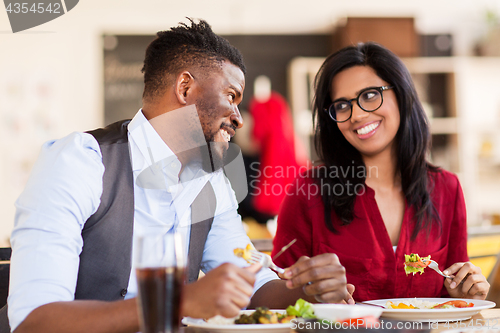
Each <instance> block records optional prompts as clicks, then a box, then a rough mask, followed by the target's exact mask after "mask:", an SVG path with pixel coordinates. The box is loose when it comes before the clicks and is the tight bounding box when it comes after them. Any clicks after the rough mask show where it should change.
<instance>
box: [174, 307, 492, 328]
mask: <svg viewBox="0 0 500 333" xmlns="http://www.w3.org/2000/svg"><path fill="white" fill-rule="evenodd" d="M472 327H475V328H484V329H497V330H500V308H498V309H488V310H483V311H481V312H480V313H478V314H476V315H474V316H472V318H471V319H469V320H465V321H460V322H450V323H439V324H436V325H435V326H434V325H433V326H431V327H428V328H426V329H422V330H406V331H402V330H399V332H422V333H423V332H430V333H439V332H442V331H446V330H450V329H464V330H466V329H471V328H472ZM330 331H331V332H339V331H341V330H330ZM370 331H380V332H382V331H387V332H391V330H375V329H373V330H370ZM392 331H393V332H395V331H397V330H392ZM206 332H209V331H207V330H204V329H200V328H193V327H183V328H181V330H180V331H179V333H206ZM295 332H298V331H294V330H290V333H295ZM310 332H316V331H312V330H311V331H310ZM317 332H328V331H327V330H321V331H317ZM360 332H361V331H360ZM499 332H500V331H499Z"/></svg>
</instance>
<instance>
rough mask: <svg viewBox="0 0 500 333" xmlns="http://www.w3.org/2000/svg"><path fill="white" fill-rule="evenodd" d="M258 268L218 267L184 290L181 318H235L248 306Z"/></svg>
mask: <svg viewBox="0 0 500 333" xmlns="http://www.w3.org/2000/svg"><path fill="white" fill-rule="evenodd" d="M260 268H261V266H260V265H252V266H250V267H248V268H241V267H238V266H236V265H233V264H227V263H226V264H222V265H220V266H219V267H217V268H215V269H213V270H211V271H210V272H208V273H207V274H206V275H205V276H204V277H202V278H201V279H199V280H198V281H196V282H194V283H191V284H188V285H186V286H184V292H183V303H182V310H181V314H182V315H183V316H189V317H193V318H211V317H213V316H215V315H221V316H224V317H228V318H229V317H235V316H237V315H238V313H239V311H240V310H241V309H242V308H244V307H246V306H247V305H248V304H249V303H250V297H251V296H252V292H253V285H254V283H255V273H256V272H257V271H258V270H259V269H260Z"/></svg>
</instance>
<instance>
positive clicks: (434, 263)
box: [422, 259, 453, 279]
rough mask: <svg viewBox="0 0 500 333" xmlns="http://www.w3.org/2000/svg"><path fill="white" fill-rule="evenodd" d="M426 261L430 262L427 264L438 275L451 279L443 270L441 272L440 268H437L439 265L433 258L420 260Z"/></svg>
mask: <svg viewBox="0 0 500 333" xmlns="http://www.w3.org/2000/svg"><path fill="white" fill-rule="evenodd" d="M427 261H430V264H429V265H428V266H427V267H429V268H431V269H433V270H435V271H436V272H437V273H438V274H439V275H441V276H444V277H445V278H447V279H453V277H451V276H449V275H446V274H444V273H443V272H441V270H440V269H439V265H438V263H437V262H435V261H434V260H432V259H431V260H425V259H424V260H422V262H423V263H426V262H427Z"/></svg>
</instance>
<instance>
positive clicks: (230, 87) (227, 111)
mask: <svg viewBox="0 0 500 333" xmlns="http://www.w3.org/2000/svg"><path fill="white" fill-rule="evenodd" d="M244 89H245V75H244V74H243V72H242V71H241V69H240V68H239V67H237V66H235V65H233V64H231V63H229V62H223V63H222V66H221V68H220V69H212V72H211V73H209V74H207V78H205V79H204V80H202V81H201V83H200V85H199V91H198V94H197V97H196V101H195V104H196V109H197V111H198V116H199V118H200V122H201V127H202V129H203V134H204V135H205V140H206V141H207V144H209V147H210V156H211V164H212V165H211V166H210V168H209V169H211V170H217V169H220V168H222V167H223V166H224V157H225V154H226V152H227V149H228V147H229V143H228V142H229V140H230V139H231V137H232V136H233V135H234V134H235V131H236V129H237V128H241V127H242V126H243V119H242V118H241V114H240V111H239V109H238V104H240V103H241V100H242V99H243V90H244ZM207 167H208V166H207ZM205 169H207V168H205Z"/></svg>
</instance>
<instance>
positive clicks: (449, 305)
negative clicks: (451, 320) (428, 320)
mask: <svg viewBox="0 0 500 333" xmlns="http://www.w3.org/2000/svg"><path fill="white" fill-rule="evenodd" d="M473 306H474V303H467V302H466V301H462V300H459V299H457V300H455V301H448V302H444V303H441V304H438V305H434V307H433V309H453V308H472V307H473Z"/></svg>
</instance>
